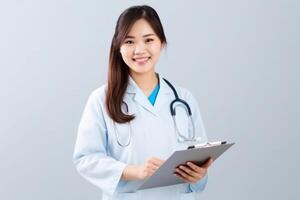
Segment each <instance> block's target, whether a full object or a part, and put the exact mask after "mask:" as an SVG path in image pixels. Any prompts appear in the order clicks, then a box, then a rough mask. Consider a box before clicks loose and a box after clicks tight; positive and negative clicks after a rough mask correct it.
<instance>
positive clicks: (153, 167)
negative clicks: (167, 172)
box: [146, 162, 159, 170]
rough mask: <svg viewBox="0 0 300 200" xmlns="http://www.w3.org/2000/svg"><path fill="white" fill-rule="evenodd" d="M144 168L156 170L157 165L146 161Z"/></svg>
mask: <svg viewBox="0 0 300 200" xmlns="http://www.w3.org/2000/svg"><path fill="white" fill-rule="evenodd" d="M146 168H147V169H149V170H157V169H158V168H159V167H158V166H157V165H155V164H153V163H151V162H148V163H147V166H146Z"/></svg>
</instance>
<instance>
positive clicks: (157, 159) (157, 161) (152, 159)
mask: <svg viewBox="0 0 300 200" xmlns="http://www.w3.org/2000/svg"><path fill="white" fill-rule="evenodd" d="M149 161H150V162H151V163H153V164H154V165H156V166H159V167H160V166H161V165H162V164H163V163H164V162H165V161H164V160H162V159H159V158H156V157H152V158H150V160H149Z"/></svg>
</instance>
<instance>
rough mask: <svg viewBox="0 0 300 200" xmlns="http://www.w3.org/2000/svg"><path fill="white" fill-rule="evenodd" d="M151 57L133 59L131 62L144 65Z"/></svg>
mask: <svg viewBox="0 0 300 200" xmlns="http://www.w3.org/2000/svg"><path fill="white" fill-rule="evenodd" d="M150 58H151V57H144V58H133V61H135V62H137V63H145V62H147V61H148V60H149V59H150Z"/></svg>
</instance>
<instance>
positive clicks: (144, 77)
mask: <svg viewBox="0 0 300 200" xmlns="http://www.w3.org/2000/svg"><path fill="white" fill-rule="evenodd" d="M130 76H131V77H132V79H133V80H134V81H135V83H136V84H137V85H138V86H139V88H140V89H141V90H142V91H143V92H144V93H149V92H151V91H152V90H153V89H154V88H155V86H156V85H157V84H158V78H157V75H156V73H155V71H151V72H149V73H145V74H135V73H132V72H131V73H130Z"/></svg>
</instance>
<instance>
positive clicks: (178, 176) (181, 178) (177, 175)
mask: <svg viewBox="0 0 300 200" xmlns="http://www.w3.org/2000/svg"><path fill="white" fill-rule="evenodd" d="M174 175H175V176H176V177H177V178H179V179H180V180H182V181H183V182H186V183H191V182H190V181H188V180H186V179H185V178H183V177H182V176H180V175H179V174H176V173H174Z"/></svg>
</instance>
